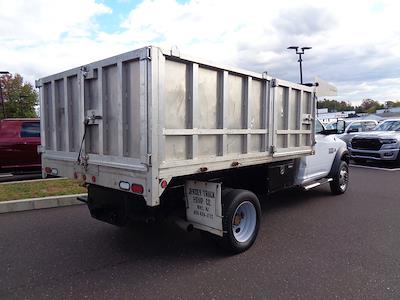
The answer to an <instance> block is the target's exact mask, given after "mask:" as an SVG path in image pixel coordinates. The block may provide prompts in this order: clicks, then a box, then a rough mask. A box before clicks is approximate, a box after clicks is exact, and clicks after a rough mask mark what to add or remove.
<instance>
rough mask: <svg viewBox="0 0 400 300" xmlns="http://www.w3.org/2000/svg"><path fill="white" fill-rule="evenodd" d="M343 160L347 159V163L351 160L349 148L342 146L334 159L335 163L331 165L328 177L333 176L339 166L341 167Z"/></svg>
mask: <svg viewBox="0 0 400 300" xmlns="http://www.w3.org/2000/svg"><path fill="white" fill-rule="evenodd" d="M342 161H345V162H346V163H347V164H349V162H350V154H349V150H347V148H346V147H341V148H339V149H338V150H337V152H336V155H335V159H334V161H333V164H332V166H331V170H330V171H329V174H328V176H327V177H328V178H332V177H333V176H334V175H335V172H336V170H337V168H339V166H340V163H341V162H342Z"/></svg>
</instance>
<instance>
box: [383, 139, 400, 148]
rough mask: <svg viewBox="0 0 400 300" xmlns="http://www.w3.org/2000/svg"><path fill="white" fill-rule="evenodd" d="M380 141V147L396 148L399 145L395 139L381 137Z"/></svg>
mask: <svg viewBox="0 0 400 300" xmlns="http://www.w3.org/2000/svg"><path fill="white" fill-rule="evenodd" d="M381 143H382V144H383V145H382V148H381V149H396V148H398V147H399V145H398V144H397V140H395V139H381Z"/></svg>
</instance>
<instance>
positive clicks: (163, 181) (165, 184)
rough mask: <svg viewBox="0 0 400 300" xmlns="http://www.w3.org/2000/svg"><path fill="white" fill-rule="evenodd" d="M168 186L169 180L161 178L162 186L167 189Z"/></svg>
mask: <svg viewBox="0 0 400 300" xmlns="http://www.w3.org/2000/svg"><path fill="white" fill-rule="evenodd" d="M167 186H168V182H167V181H166V180H165V179H163V180H161V187H162V188H163V189H165V188H166V187H167Z"/></svg>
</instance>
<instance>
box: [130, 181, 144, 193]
mask: <svg viewBox="0 0 400 300" xmlns="http://www.w3.org/2000/svg"><path fill="white" fill-rule="evenodd" d="M131 191H132V192H134V193H136V194H143V191H144V188H143V186H141V185H140V184H136V183H132V185H131Z"/></svg>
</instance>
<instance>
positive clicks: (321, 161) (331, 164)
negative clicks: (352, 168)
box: [296, 119, 349, 192]
mask: <svg viewBox="0 0 400 300" xmlns="http://www.w3.org/2000/svg"><path fill="white" fill-rule="evenodd" d="M338 124H342V127H341V128H339V129H326V128H325V127H324V125H323V124H322V123H321V122H320V121H319V120H318V119H317V120H316V121H315V145H314V155H309V156H305V157H303V158H301V159H300V167H299V170H298V176H297V179H296V180H297V183H298V185H300V186H304V187H306V188H307V187H308V186H310V184H311V185H312V186H313V187H315V186H316V185H315V182H316V181H317V182H319V181H320V180H321V179H322V180H324V179H325V178H326V177H332V176H333V169H334V168H338V167H337V166H338V165H339V164H340V163H341V162H342V161H344V162H346V163H348V162H349V153H348V151H347V149H346V148H347V147H346V143H345V142H343V141H342V140H341V139H339V138H338V137H337V136H336V134H335V133H341V132H343V127H344V122H343V121H338ZM339 127H340V126H339ZM339 172H342V173H341V175H339V176H340V181H341V182H342V183H341V184H342V189H344V191H345V189H347V184H348V168H347V167H343V168H342V170H341V171H339ZM329 179H331V178H328V180H329ZM332 182H333V180H332ZM332 186H333V183H331V188H332ZM337 188H338V187H337V186H336V187H335V186H334V189H335V191H339V190H338V189H337ZM344 191H343V192H344Z"/></svg>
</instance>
